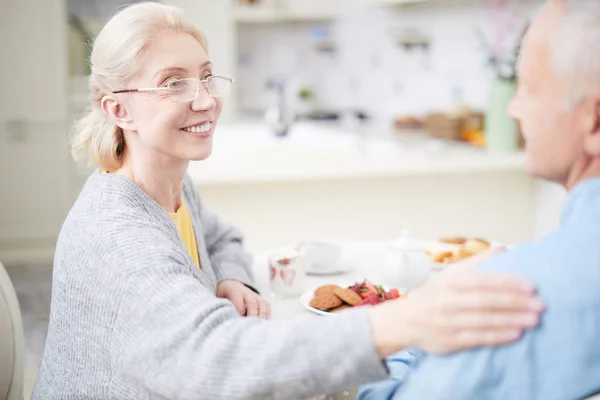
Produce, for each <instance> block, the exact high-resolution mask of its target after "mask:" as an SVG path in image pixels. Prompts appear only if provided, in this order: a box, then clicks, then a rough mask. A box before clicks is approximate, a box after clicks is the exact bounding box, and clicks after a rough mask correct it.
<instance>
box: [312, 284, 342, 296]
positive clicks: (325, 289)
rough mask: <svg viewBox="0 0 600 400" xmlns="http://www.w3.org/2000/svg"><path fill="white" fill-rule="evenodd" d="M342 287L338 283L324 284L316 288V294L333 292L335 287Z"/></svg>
mask: <svg viewBox="0 0 600 400" xmlns="http://www.w3.org/2000/svg"><path fill="white" fill-rule="evenodd" d="M336 288H338V289H341V288H340V287H339V286H338V285H323V286H320V287H318V288H317V290H315V296H320V295H322V294H332V293H333V290H334V289H336Z"/></svg>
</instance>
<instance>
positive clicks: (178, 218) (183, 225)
mask: <svg viewBox="0 0 600 400" xmlns="http://www.w3.org/2000/svg"><path fill="white" fill-rule="evenodd" d="M102 173H103V174H108V171H105V170H104V171H102ZM169 215H170V216H171V218H173V221H174V222H175V226H177V230H178V231H179V236H181V239H183V244H184V245H185V248H186V249H187V251H188V253H190V256H191V257H192V260H194V262H195V263H196V265H197V266H198V268H200V269H202V266H201V265H200V257H199V256H198V244H196V236H195V235H194V225H192V216H191V215H190V212H189V210H188V208H187V206H186V205H185V201H183V200H182V202H181V206H180V207H179V209H178V210H177V212H174V213H169Z"/></svg>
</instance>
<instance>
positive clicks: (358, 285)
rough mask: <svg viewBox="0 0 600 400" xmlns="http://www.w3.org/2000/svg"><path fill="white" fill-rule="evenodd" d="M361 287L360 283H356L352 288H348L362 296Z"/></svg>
mask: <svg viewBox="0 0 600 400" xmlns="http://www.w3.org/2000/svg"><path fill="white" fill-rule="evenodd" d="M361 286H362V285H361V284H360V283H355V284H354V285H352V286H348V289H350V290H352V291H353V292H354V293H356V294H360V288H361Z"/></svg>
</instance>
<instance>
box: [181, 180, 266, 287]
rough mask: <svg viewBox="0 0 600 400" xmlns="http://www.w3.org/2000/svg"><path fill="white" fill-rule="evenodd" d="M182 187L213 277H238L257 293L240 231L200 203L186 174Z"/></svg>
mask: <svg viewBox="0 0 600 400" xmlns="http://www.w3.org/2000/svg"><path fill="white" fill-rule="evenodd" d="M183 189H184V193H186V194H187V196H188V198H189V199H190V200H191V201H192V204H190V211H191V212H192V213H197V214H199V216H200V222H201V224H202V232H203V235H204V242H205V245H206V250H207V251H208V257H209V259H210V262H211V264H212V266H213V270H214V271H215V275H216V277H217V281H218V282H222V281H226V280H234V281H238V282H241V283H243V284H244V285H246V286H247V287H249V288H250V289H252V290H253V291H255V292H257V293H258V291H257V290H256V288H254V276H253V273H252V268H251V266H252V257H251V256H250V254H249V253H248V252H246V250H245V249H244V237H243V235H242V233H241V232H240V231H239V230H238V229H237V228H235V227H234V226H233V225H231V224H229V223H226V222H225V221H223V220H222V219H221V218H219V217H218V216H217V215H216V214H214V213H212V212H210V211H209V210H207V209H206V207H204V205H203V204H202V200H201V198H200V196H199V195H198V192H197V191H196V189H195V188H194V183H193V181H192V179H191V178H190V177H189V176H188V175H186V177H185V180H184V186H183Z"/></svg>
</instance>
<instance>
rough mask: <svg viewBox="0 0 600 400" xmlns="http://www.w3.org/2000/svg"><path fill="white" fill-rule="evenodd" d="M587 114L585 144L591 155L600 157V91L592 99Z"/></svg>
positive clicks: (586, 150)
mask: <svg viewBox="0 0 600 400" xmlns="http://www.w3.org/2000/svg"><path fill="white" fill-rule="evenodd" d="M590 103H591V104H590V105H589V107H588V108H587V112H586V115H585V130H584V133H583V134H584V136H583V146H584V150H585V152H586V153H587V154H588V155H589V156H591V157H600V93H598V94H597V95H596V96H594V97H593V98H592V99H590Z"/></svg>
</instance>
